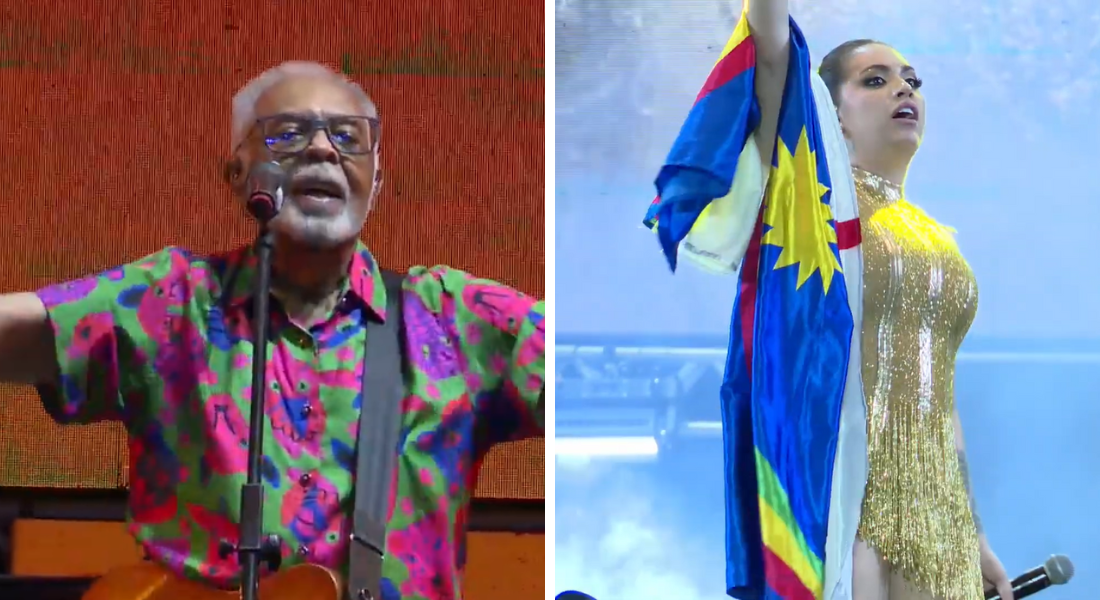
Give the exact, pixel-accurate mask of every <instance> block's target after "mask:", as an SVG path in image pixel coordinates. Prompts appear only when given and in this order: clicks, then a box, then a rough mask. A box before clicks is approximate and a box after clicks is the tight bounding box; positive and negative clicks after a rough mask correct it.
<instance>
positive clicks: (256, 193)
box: [247, 162, 286, 223]
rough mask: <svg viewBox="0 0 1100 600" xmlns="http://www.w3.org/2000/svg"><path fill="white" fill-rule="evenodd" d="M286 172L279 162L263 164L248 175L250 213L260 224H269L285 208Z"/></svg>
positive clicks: (253, 168) (255, 167)
mask: <svg viewBox="0 0 1100 600" xmlns="http://www.w3.org/2000/svg"><path fill="white" fill-rule="evenodd" d="M285 183H286V171H284V170H283V168H282V167H281V166H279V163H277V162H263V163H260V164H258V165H256V166H254V167H252V170H251V171H249V173H248V187H247V190H248V196H247V202H248V212H249V213H251V214H252V216H253V217H256V219H257V220H258V221H259V222H260V223H267V222H268V221H270V220H271V219H274V218H275V215H277V214H279V209H281V208H282V207H283V184H285Z"/></svg>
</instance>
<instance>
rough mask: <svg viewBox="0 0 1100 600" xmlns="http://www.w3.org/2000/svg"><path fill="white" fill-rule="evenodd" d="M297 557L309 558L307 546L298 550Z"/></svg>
mask: <svg viewBox="0 0 1100 600" xmlns="http://www.w3.org/2000/svg"><path fill="white" fill-rule="evenodd" d="M298 556H309V546H301V547H300V548H298Z"/></svg>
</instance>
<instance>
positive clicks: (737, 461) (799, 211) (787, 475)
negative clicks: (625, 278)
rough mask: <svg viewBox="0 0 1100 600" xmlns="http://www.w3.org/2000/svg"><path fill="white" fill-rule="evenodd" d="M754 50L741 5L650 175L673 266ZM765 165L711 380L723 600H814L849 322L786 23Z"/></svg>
mask: <svg viewBox="0 0 1100 600" xmlns="http://www.w3.org/2000/svg"><path fill="white" fill-rule="evenodd" d="M754 55H755V51H754V49H753V44H752V37H751V35H749V31H748V24H747V19H746V17H745V14H744V13H743V14H742V16H741V20H740V21H739V22H738V24H737V28H736V29H735V30H734V34H733V36H732V37H731V38H730V42H729V44H727V46H726V50H725V51H724V52H723V56H722V59H721V60H719V62H718V64H717V65H716V66H715V69H714V72H712V74H711V77H710V79H708V81H707V85H706V86H705V87H704V90H703V93H701V94H700V96H699V99H698V101H697V102H696V103H695V106H694V107H693V108H692V110H691V113H690V114H689V116H688V119H687V122H686V123H685V124H684V127H683V128H682V130H681V132H680V136H679V138H677V140H676V143H675V145H674V146H673V149H672V152H671V153H670V155H669V159H668V164H666V165H665V166H664V167H663V168H662V170H661V172H660V174H659V175H658V177H657V182H656V183H657V189H658V199H657V200H656V201H655V202H654V204H653V205H652V206H650V209H649V212H648V214H647V215H646V220H645V222H646V223H647V224H648V225H650V226H652V227H655V228H656V230H657V233H658V237H659V240H660V243H661V246H662V250H663V251H664V253H665V256H666V258H667V259H668V261H669V265H670V267H672V268H673V269H675V265H676V251H677V248H678V246H679V243H680V241H682V240H683V239H684V238H685V237H686V236H687V234H688V233H689V232H690V231H691V229H692V227H694V226H695V225H696V224H697V223H698V222H699V221H700V220H701V219H704V218H706V216H707V215H706V211H707V208H708V207H709V205H710V204H711V202H713V201H714V200H715V199H717V198H721V197H724V196H725V195H726V194H729V193H730V188H731V185H732V182H733V178H734V176H735V175H736V172H735V171H736V166H737V160H738V158H739V156H740V154H741V151H742V149H743V148H744V146H745V143H746V142H747V140H748V139H749V137H748V136H750V135H752V133H753V131H754V130H755V128H756V126H757V124H758V122H759V107H758V106H756V100H755V92H754V89H753V83H754V82H753V77H754V68H753V64H754ZM771 165H772V169H771V173H770V176H769V179H768V185H767V190H766V192H765V196H764V201H763V204H762V207H761V210H760V214H759V218H758V221H757V222H756V223H755V230H754V233H753V236H752V238H751V241H750V243H749V246H748V249H747V250H746V252H745V256H744V258H743V259H742V264H741V269H740V282H739V283H740V285H739V290H738V295H737V300H736V303H735V305H734V308H733V318H732V323H731V328H730V346H729V354H728V356H727V362H726V373H725V377H724V380H723V383H722V388H721V402H722V420H723V443H724V445H725V453H724V457H725V473H726V540H727V552H726V555H727V560H726V579H727V588H728V589H727V591H728V593H729V594H730V595H731V596H733V597H735V598H746V599H747V598H752V599H756V598H763V599H766V600H776V599H783V600H815V599H820V598H822V597H823V595H824V590H823V587H824V579H825V573H824V563H825V539H826V530H827V526H828V519H829V508H830V507H829V503H830V492H831V486H832V472H833V461H834V458H835V456H836V446H837V439H838V431H839V427H840V408H841V402H842V399H843V395H844V385H845V378H846V374H847V370H848V359H849V352H850V348H851V347H850V344H851V336H852V332H853V328H854V322H853V317H852V312H851V309H850V307H849V304H848V296H847V293H848V292H847V288H846V286H845V283H844V281H843V275H842V273H841V264H840V252H839V248H838V246H837V232H836V223H835V220H834V219H833V216H832V209H831V204H830V200H831V190H830V185H831V182H830V178H829V170H828V165H827V164H826V160H825V149H824V148H823V145H822V136H821V127H820V123H819V122H818V119H817V109H816V106H815V104H814V98H813V91H812V86H811V71H810V59H809V51H808V49H807V47H806V40H805V38H804V37H803V36H802V32H801V31H800V30H799V29H798V26H797V25H796V24H795V22H794V21H793V20H792V21H791V55H790V62H789V68H788V73H787V81H786V87H785V89H784V93H783V100H782V106H781V108H780V113H779V126H778V131H777V136H776V145H775V153H774V155H773V157H772V161H771ZM733 200H734V201H750V200H751V201H754V202H755V200H756V199H755V198H752V199H739V198H733ZM736 226H739V227H741V226H745V227H747V226H751V225H750V224H737V225H736ZM837 277H840V281H837V280H836V278H837Z"/></svg>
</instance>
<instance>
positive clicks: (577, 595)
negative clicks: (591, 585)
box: [554, 590, 596, 600]
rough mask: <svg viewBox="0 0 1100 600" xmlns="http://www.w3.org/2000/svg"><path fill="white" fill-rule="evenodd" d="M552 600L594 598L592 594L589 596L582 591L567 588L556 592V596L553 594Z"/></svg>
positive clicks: (589, 599) (584, 599)
mask: <svg viewBox="0 0 1100 600" xmlns="http://www.w3.org/2000/svg"><path fill="white" fill-rule="evenodd" d="M554 600H596V599H595V598H593V597H592V596H589V595H588V594H585V593H584V592H575V591H573V590H569V591H567V592H562V593H560V594H558V595H557V596H554Z"/></svg>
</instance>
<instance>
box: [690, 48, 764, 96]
mask: <svg viewBox="0 0 1100 600" xmlns="http://www.w3.org/2000/svg"><path fill="white" fill-rule="evenodd" d="M755 66H756V44H754V43H753V41H752V37H751V36H750V37H747V38H745V39H744V41H742V42H741V43H740V44H738V45H737V47H736V48H734V49H733V50H730V53H729V54H727V55H725V56H723V57H722V59H721V60H719V61H718V62H717V63H716V64H715V65H714V68H713V69H711V71H710V77H707V82H706V83H704V84H703V89H701V90H699V95H698V96H696V97H695V102H699V101H700V100H702V99H703V96H706V95H707V94H709V93H711V92H713V91H714V90H716V89H718V88H720V87H722V86H723V85H726V84H727V83H729V82H731V81H733V79H734V78H735V77H737V76H738V75H740V74H742V73H744V72H745V71H748V70H749V69H751V68H753V67H755Z"/></svg>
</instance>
